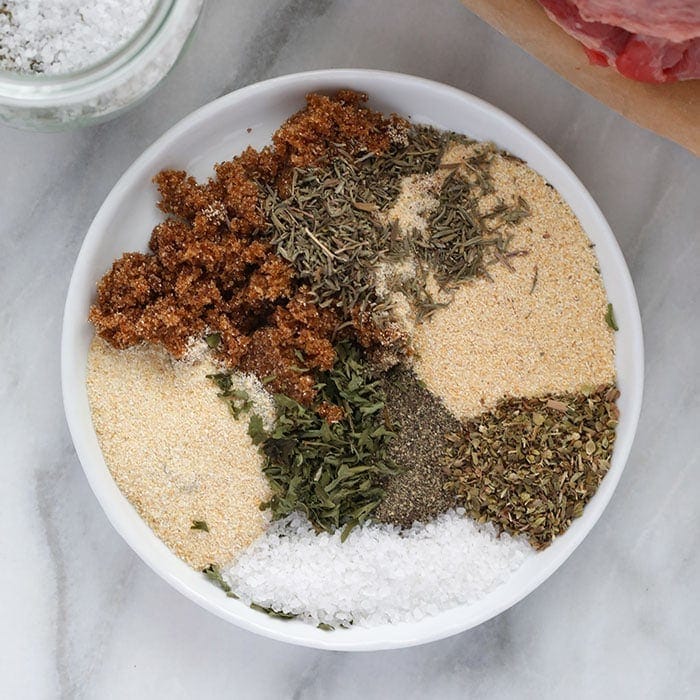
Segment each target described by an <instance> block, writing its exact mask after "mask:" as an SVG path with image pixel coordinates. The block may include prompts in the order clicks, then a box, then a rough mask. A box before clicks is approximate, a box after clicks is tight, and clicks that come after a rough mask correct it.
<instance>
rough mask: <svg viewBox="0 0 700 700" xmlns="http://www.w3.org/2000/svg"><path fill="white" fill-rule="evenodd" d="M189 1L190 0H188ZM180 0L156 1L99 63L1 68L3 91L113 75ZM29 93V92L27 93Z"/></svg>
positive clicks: (152, 35)
mask: <svg viewBox="0 0 700 700" xmlns="http://www.w3.org/2000/svg"><path fill="white" fill-rule="evenodd" d="M185 1H186V2H187V1H189V0H185ZM177 2H178V0H156V2H155V4H154V6H153V9H152V10H151V12H150V14H149V16H148V19H146V21H145V22H144V23H143V24H142V25H141V26H140V27H139V28H138V30H137V31H136V32H135V33H134V34H133V35H132V36H131V37H130V38H129V39H128V40H127V41H126V42H125V43H124V44H122V45H121V46H119V47H117V48H116V49H115V50H114V51H112V52H110V53H109V54H107V55H106V56H104V57H103V58H101V59H100V60H99V61H97V62H96V63H91V64H89V65H87V66H84V67H83V68H79V69H77V70H72V71H66V72H64V73H49V74H46V73H21V72H19V71H12V70H6V69H0V93H2V92H3V88H4V87H7V88H9V89H10V90H16V89H19V90H22V91H23V92H24V90H26V89H29V90H30V89H32V88H43V89H47V90H51V88H56V89H70V88H71V87H75V88H80V87H84V86H85V85H86V84H91V83H94V82H97V81H99V80H100V79H102V78H104V77H106V76H108V75H110V74H111V73H112V72H114V71H116V70H118V69H119V68H121V67H122V66H124V65H126V64H128V63H131V62H132V61H133V60H134V59H135V58H137V57H138V56H139V54H140V53H141V52H142V51H143V50H144V49H145V48H146V47H147V46H148V45H149V43H150V42H151V41H152V40H153V39H154V38H155V37H156V36H157V35H158V34H159V32H160V31H161V29H162V28H163V27H164V25H165V24H166V22H167V20H168V17H169V15H170V13H171V11H172V9H173V7H174V5H175V4H176V3H177ZM26 96H28V95H26Z"/></svg>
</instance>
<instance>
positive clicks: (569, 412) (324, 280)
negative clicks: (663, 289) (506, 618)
mask: <svg viewBox="0 0 700 700" xmlns="http://www.w3.org/2000/svg"><path fill="white" fill-rule="evenodd" d="M290 111H291V110H290ZM397 111H398V110H397ZM168 161H170V163H173V164H174V165H175V164H177V161H175V162H173V160H172V158H169V159H168ZM168 161H165V162H164V161H163V160H162V159H161V161H160V162H161V167H162V166H163V165H166V166H167V165H168ZM210 162H211V161H210ZM183 164H184V163H183ZM199 170H200V175H201V172H202V170H203V168H202V167H201V166H200V167H199ZM151 175H152V177H153V179H154V183H155V185H156V187H157V189H158V192H159V195H160V201H159V207H160V209H161V210H162V212H163V213H164V214H165V217H164V218H163V219H162V220H161V221H160V222H158V223H156V225H155V228H153V231H152V233H151V237H150V242H149V245H148V249H146V250H143V251H142V252H134V253H125V254H123V255H122V256H121V257H118V258H117V259H116V260H115V261H114V262H113V264H112V266H111V268H110V269H109V270H108V271H107V272H106V273H105V274H104V276H103V277H102V279H101V280H100V282H99V284H98V289H97V296H96V297H95V298H94V299H93V303H92V306H91V308H90V311H89V317H90V322H91V324H92V325H93V327H94V329H95V330H96V331H97V333H96V335H95V337H94V338H93V340H92V343H91V346H90V351H89V354H88V362H87V376H86V380H87V388H88V396H89V403H90V410H91V414H92V421H93V425H94V428H95V433H96V436H97V439H98V440H99V444H100V447H101V450H102V454H103V455H104V458H105V461H106V464H107V466H108V468H109V470H110V473H111V475H112V477H113V479H114V481H115V482H116V484H118V486H119V488H120V489H121V491H122V492H123V494H124V495H125V496H126V497H127V498H128V499H129V501H130V502H131V504H132V505H133V507H134V508H135V509H136V511H137V512H138V513H139V515H140V516H141V518H142V519H143V521H145V522H146V523H148V525H149V527H150V528H151V529H152V530H153V531H154V532H155V533H156V534H157V535H158V537H159V538H160V539H161V540H162V541H163V542H164V543H165V544H166V545H167V546H168V548H170V550H171V551H172V552H174V553H175V554H176V555H177V556H178V557H180V558H181V559H182V560H183V561H185V562H187V564H189V565H190V566H191V567H193V569H195V570H196V571H198V572H200V574H199V575H200V576H201V581H202V584H201V585H204V584H205V583H206V582H209V583H214V584H216V587H214V586H212V587H211V588H210V589H208V592H204V591H205V590H206V589H202V588H201V587H200V584H199V583H197V584H196V586H197V590H198V591H199V593H198V595H200V596H202V595H203V596H205V597H206V598H207V600H208V601H213V602H212V603H208V604H209V605H210V606H215V607H217V608H220V609H223V608H226V609H228V606H231V610H236V611H237V613H236V615H237V616H238V619H245V620H246V624H247V625H248V626H250V627H252V628H263V629H269V627H268V625H271V626H272V627H274V626H275V625H277V624H279V623H280V621H289V620H291V619H292V618H295V619H296V620H295V621H294V622H286V623H285V624H289V625H291V627H290V628H289V629H291V630H293V632H292V633H291V634H292V635H298V636H299V637H298V638H300V639H309V638H310V637H309V636H308V635H307V633H305V632H303V631H301V629H300V628H299V627H298V626H299V625H301V627H302V628H304V627H305V626H306V625H307V624H308V623H311V624H310V625H308V628H309V629H312V630H314V632H313V634H315V635H318V634H320V633H328V632H329V631H330V630H334V629H335V630H337V632H335V633H334V634H340V635H348V637H349V638H352V637H354V636H357V635H358V634H361V633H360V632H359V630H361V629H367V630H368V634H371V632H370V631H371V630H373V629H375V628H377V629H382V630H384V629H385V628H386V626H387V625H390V626H391V627H394V628H395V629H396V630H398V631H397V632H396V634H400V630H402V629H403V626H404V625H423V624H433V623H431V622H430V621H431V620H435V621H436V624H438V623H439V624H441V625H443V626H444V623H442V622H439V621H441V620H442V618H443V616H444V615H446V614H450V613H451V612H454V611H457V610H462V609H464V610H479V609H480V607H481V606H483V605H484V604H485V601H488V600H489V599H495V598H498V597H499V596H501V595H503V594H502V593H501V591H508V589H509V586H511V585H512V583H511V582H512V581H517V579H518V577H522V576H528V575H532V574H530V573H529V572H533V571H537V570H538V568H539V570H546V569H548V568H549V570H550V571H551V562H552V561H553V559H552V556H550V551H551V552H553V553H554V556H556V552H557V551H561V550H562V548H563V547H564V546H565V544H564V543H565V541H569V542H570V541H571V537H569V535H568V534H565V533H566V531H567V529H569V528H571V530H572V533H573V532H574V531H577V529H578V531H580V528H578V525H577V523H578V519H579V518H580V519H581V520H582V521H585V520H586V514H587V508H586V506H587V504H588V503H589V501H590V500H591V499H592V498H593V499H594V498H595V494H596V491H597V490H598V488H599V487H600V488H601V490H605V485H606V483H608V482H606V474H607V473H608V471H610V470H611V464H612V465H613V467H614V459H613V453H614V450H615V444H616V438H617V430H618V421H619V420H621V419H622V420H623V423H624V420H625V415H624V410H623V411H622V412H621V411H620V409H619V408H618V399H620V405H621V406H623V405H624V401H625V393H624V392H625V386H624V382H623V383H622V387H621V388H622V391H623V394H622V397H620V389H618V386H617V371H616V365H615V345H616V342H615V335H616V322H615V319H614V316H613V309H612V306H611V303H610V302H609V301H608V298H607V296H606V290H605V288H604V286H603V283H602V279H601V275H600V269H599V262H598V260H597V258H596V255H595V252H594V249H593V247H592V245H591V243H590V241H589V239H588V237H587V236H586V234H585V233H584V231H583V229H582V227H581V224H580V223H579V220H578V219H577V217H576V216H575V215H574V213H573V212H572V210H571V208H570V207H569V206H568V204H567V203H566V202H565V201H564V199H563V198H562V197H561V196H560V195H559V193H558V192H557V190H556V189H555V188H554V187H553V186H552V185H550V184H549V182H547V181H546V180H545V179H544V178H543V177H542V176H540V175H538V174H537V173H536V172H535V171H534V170H532V169H531V168H530V167H529V166H528V164H527V163H526V162H524V161H523V160H521V159H520V158H517V157H515V156H513V155H511V154H510V153H508V152H506V151H504V150H502V149H501V148H500V147H499V146H497V145H494V144H493V143H490V142H488V141H478V140H476V139H472V138H470V137H469V136H468V135H464V134H461V133H456V132H454V131H449V130H443V129H438V128H435V127H432V126H427V125H423V124H420V123H413V122H411V121H409V120H407V119H406V118H404V117H402V116H400V115H399V114H394V113H383V112H379V111H376V110H374V109H371V108H369V107H368V106H367V97H366V95H364V94H362V93H360V92H354V91H351V90H346V89H339V90H338V89H336V90H333V91H329V92H324V93H320V92H311V93H309V94H308V95H307V98H306V106H305V107H304V108H303V109H302V110H300V111H298V112H296V113H295V114H293V115H292V116H290V117H288V119H287V120H286V121H285V122H284V123H283V124H282V125H281V126H280V127H279V128H277V129H276V130H275V132H274V134H273V136H272V139H271V141H270V142H269V143H268V144H267V145H264V146H262V147H259V148H258V149H257V150H256V149H254V148H253V147H248V148H247V149H245V150H243V151H242V152H241V153H240V155H236V156H234V157H233V158H232V159H231V160H224V161H220V162H218V163H217V164H216V165H215V166H214V169H213V173H212V175H211V176H210V177H209V178H208V179H206V178H201V177H200V179H195V177H193V176H192V175H190V174H189V173H188V172H186V171H185V170H184V169H172V168H170V169H169V168H167V167H166V168H165V169H162V170H160V172H154V171H152V172H151ZM102 259H103V261H104V262H103V263H102V264H103V265H105V263H106V262H107V259H105V258H104V256H103V257H102ZM103 269H104V267H103ZM616 298H617V297H614V299H616ZM622 317H624V318H629V315H628V314H627V313H626V309H623V314H622ZM624 374H625V373H624V371H623V375H624ZM608 478H610V477H608ZM614 478H615V477H614ZM613 486H614V484H613ZM590 507H594V506H593V505H591V506H590ZM582 516H583V517H582ZM573 537H574V538H576V537H579V535H577V534H573ZM579 539H580V537H579ZM559 540H561V543H560V542H559ZM574 546H575V545H574ZM182 575H183V576H184V575H185V574H184V573H183V574H182ZM186 576H187V577H188V579H191V577H192V576H197V574H196V573H195V571H192V573H191V574H186ZM192 580H193V581H194V579H192ZM217 589H221V590H219V591H218V596H219V598H216V596H217ZM226 601H229V602H226ZM244 606H248V610H249V612H248V613H245V616H244V614H243V612H242V610H244V609H245V608H244ZM251 616H252V617H251ZM265 618H267V620H270V622H269V623H266V622H264V619H265ZM377 626H379V627H377ZM314 628H316V629H314ZM341 628H343V629H341ZM279 634H280V636H281V637H283V638H284V637H285V635H284V633H282V632H280V633H279ZM391 634H393V633H391ZM314 639H316V637H314ZM314 643H316V642H314ZM318 643H319V644H321V642H318ZM331 646H335V643H331ZM341 646H342V645H341ZM363 648H366V647H363Z"/></svg>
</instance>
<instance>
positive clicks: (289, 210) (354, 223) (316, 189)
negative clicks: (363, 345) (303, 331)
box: [265, 126, 450, 316]
mask: <svg viewBox="0 0 700 700" xmlns="http://www.w3.org/2000/svg"><path fill="white" fill-rule="evenodd" d="M449 138H450V134H448V133H446V132H440V131H437V130H435V129H432V128H430V127H424V126H416V127H412V128H411V129H410V130H409V132H408V142H407V144H406V145H394V146H392V147H391V148H390V150H389V151H388V152H387V153H384V154H382V155H375V154H372V153H368V154H365V155H364V156H362V157H360V158H353V157H352V156H351V155H350V154H348V153H347V152H345V151H344V150H343V149H342V148H340V147H338V148H337V149H336V153H335V157H334V158H332V159H331V160H330V162H329V163H326V164H324V166H323V167H314V168H305V169H299V170H296V171H295V172H294V174H293V179H292V184H291V187H290V192H289V193H288V195H287V196H285V197H282V196H281V195H280V193H279V192H278V191H277V190H276V189H275V188H273V187H272V186H269V185H267V186H265V191H266V195H267V196H266V200H265V213H266V215H267V218H268V220H270V221H271V222H272V228H271V230H270V231H269V235H270V240H271V242H272V244H273V245H275V246H276V250H277V253H278V254H279V255H280V256H282V257H283V258H284V259H285V260H287V261H289V262H290V263H291V264H292V265H293V266H294V267H295V269H296V271H297V274H298V275H299V277H300V278H301V279H302V280H303V281H304V282H306V283H307V284H308V285H309V287H310V288H311V294H312V297H311V298H312V300H313V301H314V302H315V303H317V304H319V305H320V306H322V307H332V308H335V309H337V310H339V311H340V312H341V315H345V316H348V315H349V313H350V312H351V311H352V310H353V309H354V308H355V307H359V309H360V310H362V311H364V310H365V309H367V308H368V307H372V308H375V307H376V306H377V305H378V303H379V302H380V300H378V299H377V298H376V293H375V287H374V269H375V267H376V265H377V264H378V263H380V262H381V261H382V260H384V259H386V257H387V255H388V252H389V246H390V235H391V231H390V227H389V226H387V225H385V224H383V223H381V222H380V217H379V216H378V214H379V213H380V212H384V211H387V210H388V209H389V208H390V207H391V206H392V205H393V203H394V200H395V199H396V197H397V195H398V193H399V190H400V187H401V179H402V178H403V177H404V176H407V175H413V174H424V173H428V172H432V171H434V170H435V168H436V167H437V165H438V163H439V161H440V157H441V155H442V152H443V150H444V148H445V145H446V143H447V142H448V140H449Z"/></svg>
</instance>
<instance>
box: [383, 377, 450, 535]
mask: <svg viewBox="0 0 700 700" xmlns="http://www.w3.org/2000/svg"><path fill="white" fill-rule="evenodd" d="M383 385H384V391H385V393H386V416H387V419H388V421H389V424H390V427H391V429H392V430H393V431H394V432H396V433H397V437H396V438H394V439H393V440H392V441H391V443H390V444H389V448H388V455H389V457H390V458H391V459H392V460H393V461H394V462H395V463H396V464H397V466H399V467H400V468H402V471H401V472H400V473H399V474H397V475H396V476H391V477H388V478H387V479H386V481H385V483H384V489H385V491H386V496H385V497H384V500H383V501H382V503H381V504H380V505H379V507H378V508H377V510H376V511H375V514H374V518H375V520H378V521H380V522H385V523H392V524H395V525H400V526H401V527H410V526H411V525H412V524H413V523H414V522H416V521H418V522H426V521H428V520H432V519H433V518H434V517H435V516H436V515H439V514H440V513H443V512H445V511H446V510H449V508H450V507H451V506H452V505H453V504H454V501H453V499H452V497H451V494H448V493H447V491H446V489H445V488H444V484H445V482H446V478H447V477H446V475H445V474H444V472H443V470H442V466H443V465H442V460H443V459H444V456H445V454H446V453H447V450H448V447H449V443H448V441H447V439H446V437H445V435H446V434H448V433H451V432H452V431H454V430H455V429H457V430H458V429H459V427H460V423H459V421H458V420H457V419H456V418H455V417H454V416H453V415H452V414H451V413H450V412H449V411H448V410H447V409H446V408H445V406H444V405H443V403H442V401H440V399H438V398H437V397H436V396H434V395H433V394H431V393H430V392H429V391H428V390H427V389H426V388H425V386H424V385H423V384H422V382H420V381H419V379H418V378H417V377H416V375H415V374H414V373H413V372H412V371H410V370H408V369H405V368H402V367H396V368H394V369H393V370H391V371H390V372H389V373H388V374H386V375H385V379H384V380H383Z"/></svg>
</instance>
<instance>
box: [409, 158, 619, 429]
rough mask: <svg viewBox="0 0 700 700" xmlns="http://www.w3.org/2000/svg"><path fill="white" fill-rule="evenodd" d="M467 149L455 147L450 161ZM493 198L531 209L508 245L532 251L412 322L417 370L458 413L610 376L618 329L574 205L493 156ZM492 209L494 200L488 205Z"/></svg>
mask: <svg viewBox="0 0 700 700" xmlns="http://www.w3.org/2000/svg"><path fill="white" fill-rule="evenodd" d="M467 153H468V151H467V149H465V147H464V146H457V147H454V148H453V149H452V150H451V151H450V152H449V153H447V154H446V155H445V157H444V161H445V162H450V163H454V162H456V161H457V160H458V159H459V158H463V157H464V155H466V154H467ZM491 174H492V177H493V180H494V185H495V188H496V195H497V196H500V197H502V198H503V199H504V200H506V201H507V202H512V201H513V200H514V199H515V198H516V197H517V196H518V195H520V196H522V197H523V198H524V199H525V200H526V201H527V202H528V204H529V205H530V208H531V211H532V215H531V216H529V217H527V218H525V219H524V220H523V221H521V222H520V223H519V224H517V225H516V226H513V227H511V228H510V232H511V233H512V234H513V238H512V240H511V243H510V246H509V249H510V250H520V249H525V250H527V251H528V253H527V255H524V256H522V257H514V258H511V259H510V262H511V264H512V267H513V268H514V271H511V270H509V269H508V268H507V267H506V266H505V265H502V264H497V265H494V266H492V267H490V268H489V274H490V275H491V277H492V278H493V281H490V280H488V279H485V278H480V279H477V280H475V281H473V282H469V283H466V284H463V285H461V286H460V287H459V288H458V289H457V291H456V292H455V293H454V297H453V299H452V303H451V304H449V306H447V307H446V308H444V309H439V310H438V311H436V312H435V313H434V315H433V316H432V317H431V318H430V319H429V320H427V321H426V322H424V323H422V324H418V325H417V327H416V333H415V337H414V338H413V346H414V349H415V352H416V358H415V367H414V371H415V372H416V374H417V375H418V376H419V377H420V378H421V379H422V380H423V381H424V382H425V383H426V385H427V387H428V389H430V390H431V391H432V392H434V393H435V394H437V395H438V396H440V397H441V398H442V399H443V401H444V402H445V404H446V406H447V407H448V408H449V409H450V410H451V411H453V412H454V413H455V415H457V416H459V417H467V416H473V415H476V414H478V413H480V412H481V411H483V410H484V409H486V408H491V407H493V406H495V405H496V403H497V401H498V400H499V399H500V398H502V397H504V396H540V395H543V394H547V393H549V392H559V393H562V392H567V391H576V390H579V389H580V388H581V387H582V386H583V385H586V384H591V385H598V384H607V383H612V382H613V381H614V376H615V369H614V357H613V356H614V334H613V332H612V331H611V330H610V328H608V326H607V324H606V323H605V312H606V304H607V299H606V296H605V290H604V288H603V284H602V281H601V278H600V275H599V273H598V272H597V269H596V266H597V260H596V257H595V255H594V253H593V250H592V248H591V244H590V241H589V240H588V238H587V237H586V235H585V233H584V232H583V230H582V229H581V226H580V224H579V222H578V220H577V219H576V217H575V216H574V214H573V212H572V211H571V209H570V208H569V206H568V205H567V204H566V203H565V202H564V201H563V200H562V198H561V197H560V196H559V194H558V193H557V192H556V190H554V189H553V188H552V187H550V186H549V185H548V184H547V183H546V181H545V180H544V179H543V178H542V177H541V176H540V175H538V174H537V173H536V172H534V171H533V170H531V169H530V168H528V167H527V166H526V165H524V164H522V163H518V162H516V161H513V160H510V159H506V158H503V157H501V156H497V157H496V158H495V160H494V163H493V164H492V167H491ZM484 204H485V206H486V205H492V204H493V200H491V202H485V203H484Z"/></svg>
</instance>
